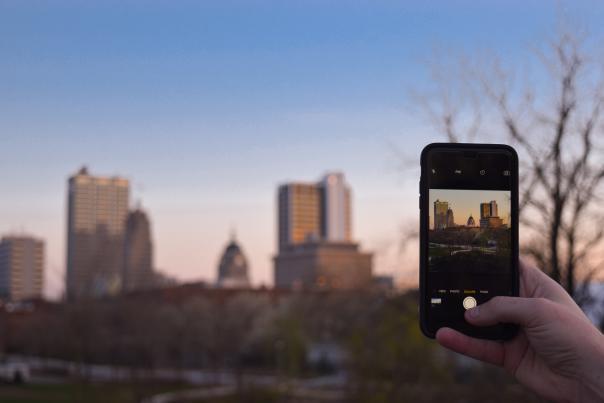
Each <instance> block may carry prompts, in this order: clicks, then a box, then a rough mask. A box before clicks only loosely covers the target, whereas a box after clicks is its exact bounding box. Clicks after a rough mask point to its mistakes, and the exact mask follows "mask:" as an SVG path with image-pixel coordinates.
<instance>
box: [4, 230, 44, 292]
mask: <svg viewBox="0 0 604 403" xmlns="http://www.w3.org/2000/svg"><path fill="white" fill-rule="evenodd" d="M43 284H44V243H43V242H42V241H41V240H39V239H35V238H31V237H26V236H7V237H4V238H2V240H1V241H0V299H5V300H8V301H22V300H25V299H34V298H41V297H42V287H43Z"/></svg>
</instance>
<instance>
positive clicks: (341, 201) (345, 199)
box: [318, 172, 352, 242]
mask: <svg viewBox="0 0 604 403" xmlns="http://www.w3.org/2000/svg"><path fill="white" fill-rule="evenodd" d="M318 187H319V189H320V191H321V238H322V239H324V240H327V241H333V242H349V241H350V240H351V239H352V222H351V219H350V217H351V215H352V214H351V213H352V212H351V205H350V187H349V186H348V185H347V184H346V181H345V180H344V174H342V173H341V172H335V173H328V174H327V175H325V176H324V177H323V179H322V180H321V181H320V182H319V184H318Z"/></svg>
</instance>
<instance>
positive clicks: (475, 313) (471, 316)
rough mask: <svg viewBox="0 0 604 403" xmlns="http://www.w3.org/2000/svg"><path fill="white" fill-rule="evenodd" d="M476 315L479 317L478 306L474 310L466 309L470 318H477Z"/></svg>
mask: <svg viewBox="0 0 604 403" xmlns="http://www.w3.org/2000/svg"><path fill="white" fill-rule="evenodd" d="M478 315H480V307H479V306H477V307H475V308H472V309H468V316H469V317H470V318H477V317H478Z"/></svg>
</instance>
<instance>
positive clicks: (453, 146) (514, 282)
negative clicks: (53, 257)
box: [419, 143, 520, 340]
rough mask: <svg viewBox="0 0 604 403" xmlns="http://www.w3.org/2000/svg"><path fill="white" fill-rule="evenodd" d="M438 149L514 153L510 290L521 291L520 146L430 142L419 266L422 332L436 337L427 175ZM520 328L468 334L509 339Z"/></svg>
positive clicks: (423, 186)
mask: <svg viewBox="0 0 604 403" xmlns="http://www.w3.org/2000/svg"><path fill="white" fill-rule="evenodd" d="M434 151H445V152H449V151H451V152H463V151H476V152H493V153H497V152H503V153H506V154H508V155H509V156H510V158H511V160H512V172H511V182H512V184H511V192H510V193H511V195H510V197H511V211H510V215H511V221H512V223H511V224H512V225H511V227H512V228H511V230H512V233H511V236H512V267H511V284H510V287H511V290H510V294H511V295H513V296H518V295H519V288H520V287H519V281H520V280H519V260H518V256H519V246H518V245H519V241H518V215H519V211H518V208H519V207H518V154H517V153H516V150H514V148H512V147H511V146H509V145H505V144H473V143H431V144H428V145H427V146H426V147H424V149H423V150H422V153H421V158H420V164H421V176H420V185H419V187H420V202H419V204H420V242H419V245H420V253H419V256H420V270H419V287H420V303H419V311H420V328H421V331H422V333H423V334H424V335H425V336H427V337H429V338H434V337H435V336H436V330H432V329H429V328H428V325H427V315H428V304H427V292H428V290H427V289H426V287H427V285H426V283H427V276H428V264H427V258H428V230H429V206H428V204H429V200H428V198H429V197H428V192H429V189H428V182H427V180H425V179H424V178H427V177H428V173H427V169H428V167H427V160H428V156H429V154H430V153H431V152H434ZM516 331H517V327H516V326H514V325H506V326H505V327H504V331H503V332H502V334H500V335H498V336H497V337H488V336H485V335H483V334H480V333H479V332H477V333H474V334H468V333H467V332H466V334H468V336H472V337H478V338H489V339H496V340H508V339H510V338H512V337H513V336H514V335H515V334H516Z"/></svg>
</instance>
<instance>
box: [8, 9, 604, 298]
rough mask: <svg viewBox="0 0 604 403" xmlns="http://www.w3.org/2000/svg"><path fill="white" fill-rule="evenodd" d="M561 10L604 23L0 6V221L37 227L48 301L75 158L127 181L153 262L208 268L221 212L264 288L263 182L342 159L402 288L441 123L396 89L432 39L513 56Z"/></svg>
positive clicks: (365, 228) (413, 81) (595, 15)
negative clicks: (421, 181)
mask: <svg viewBox="0 0 604 403" xmlns="http://www.w3.org/2000/svg"><path fill="white" fill-rule="evenodd" d="M571 5H572V6H573V7H572V10H569V8H570V6H571ZM519 8H521V9H522V11H523V12H522V13H519V12H518V10H519ZM559 14H568V15H569V16H570V18H571V19H573V20H577V21H579V23H580V24H581V25H582V26H586V27H589V29H590V30H591V31H590V32H591V33H592V34H593V35H594V36H595V37H598V36H601V35H602V34H603V33H604V27H603V26H602V25H601V24H600V23H599V22H600V21H601V20H602V19H603V18H604V5H603V4H601V3H598V2H585V3H581V4H575V3H571V2H563V3H560V5H559V6H558V8H555V7H552V8H544V7H543V6H542V4H541V3H540V2H537V1H533V2H530V1H529V2H519V1H513V2H495V3H492V4H489V5H484V4H475V3H473V2H469V1H459V2H454V3H449V2H446V3H442V4H425V3H422V2H411V3H404V4H397V3H391V2H378V3H374V2H365V1H355V2H353V3H350V4H348V5H347V6H346V7H344V6H342V5H339V4H328V5H325V4H322V2H314V1H313V2H308V3H305V5H304V6H302V5H299V4H282V3H280V2H274V1H273V2H261V1H253V2H237V1H234V2H204V3H202V4H197V3H194V2H183V3H179V4H172V3H166V2H150V3H146V2H145V3H143V2H138V1H127V2H116V1H107V2H102V3H101V2H89V3H85V4H80V3H77V2H73V1H67V0H66V1H59V2H54V3H52V4H51V3H44V2H40V3H35V4H31V3H24V2H19V1H6V2H2V3H0V35H2V37H3V38H7V39H10V40H5V41H2V42H0V51H1V52H2V54H3V57H2V59H1V60H0V73H2V74H0V89H1V90H2V93H3V95H4V96H3V97H1V98H0V110H1V111H2V112H0V133H1V136H2V144H3V147H1V148H0V168H2V169H0V184H1V185H2V197H1V198H0V236H4V235H6V234H8V233H10V232H15V231H25V232H27V233H29V234H31V235H33V236H35V237H36V238H40V239H43V240H44V241H45V247H46V267H45V295H46V296H47V297H50V298H57V297H58V296H60V295H61V293H62V291H63V288H64V279H63V277H64V273H65V266H66V263H65V251H66V242H65V238H66V223H67V217H66V209H67V205H66V201H67V195H66V193H67V178H68V177H69V176H70V175H72V174H73V173H75V172H76V171H77V170H78V169H79V168H80V167H81V166H82V165H86V166H88V168H89V169H90V172H91V174H93V175H109V176H111V175H116V174H117V175H120V176H123V177H125V178H127V179H129V180H130V184H131V200H130V201H131V204H132V205H135V204H136V202H138V201H139V200H140V201H141V203H142V206H143V208H144V209H145V211H147V213H148V214H149V217H150V220H151V226H152V238H153V241H154V245H155V262H154V266H155V267H156V268H157V269H159V270H160V271H161V272H163V273H166V274H168V275H170V276H174V277H176V278H177V279H179V280H180V281H193V280H205V281H209V282H213V281H214V279H215V278H216V275H217V269H218V263H219V262H218V261H219V259H220V255H221V254H222V251H223V249H224V247H225V246H226V244H227V243H228V242H229V234H230V231H231V229H232V228H233V227H234V228H235V229H236V232H237V237H238V239H239V242H240V245H241V247H242V248H243V250H244V252H245V253H246V255H247V258H248V261H249V264H250V270H251V272H250V275H251V280H252V284H254V285H255V286H258V285H261V284H264V285H270V284H272V281H273V272H272V270H273V266H272V262H271V258H272V256H273V255H274V254H275V252H276V250H277V247H276V245H277V240H276V229H275V227H276V190H277V186H278V185H279V184H281V183H283V182H287V181H315V180H318V179H319V178H320V177H321V176H322V175H323V174H324V173H325V172H328V171H341V172H343V173H344V174H345V176H346V180H347V182H348V183H349V185H350V187H351V189H352V194H353V196H352V197H353V203H352V211H353V213H352V215H353V219H352V225H353V239H354V240H355V241H358V242H359V243H360V245H361V248H362V250H364V251H368V252H373V253H374V264H373V267H374V273H375V274H386V275H393V276H394V277H395V279H396V280H397V281H398V282H400V283H402V284H407V285H409V284H411V285H413V284H414V282H416V281H417V275H416V274H417V251H416V250H410V249H409V248H408V249H407V250H404V249H403V248H402V247H401V233H402V232H404V231H406V230H408V229H410V228H415V226H416V223H417V180H418V176H419V175H418V167H419V165H418V164H416V163H415V160H416V159H417V157H418V156H419V153H420V151H421V148H422V147H423V146H424V145H425V144H427V143H429V142H433V141H438V140H442V139H443V138H442V136H441V134H440V133H439V132H438V131H436V130H435V129H434V128H433V127H432V126H431V125H430V124H429V123H427V122H426V121H425V119H423V118H420V117H419V116H418V113H417V110H416V109H417V105H416V104H417V100H416V99H414V98H413V97H412V96H411V95H410V92H411V91H410V90H411V89H421V90H425V91H429V89H430V88H431V87H430V86H431V84H432V82H431V80H432V78H431V72H430V68H429V67H430V63H431V62H432V61H433V60H434V59H435V54H436V55H438V54H440V55H441V56H443V57H446V56H448V55H450V54H462V55H463V54H466V53H468V52H469V53H471V54H477V53H478V54H480V52H484V53H489V52H490V50H491V49H497V51H498V54H499V55H500V56H501V57H502V58H503V60H504V61H505V63H507V64H511V65H513V64H517V65H523V63H524V61H525V60H526V59H527V54H529V53H530V52H531V49H532V48H534V45H535V44H539V43H543V41H544V39H546V38H548V37H549V36H550V35H551V33H552V32H553V30H554V29H555V28H556V26H557V21H558V18H559ZM427 22H429V23H427ZM510 26H514V29H513V30H510V29H509V27H510ZM537 82H539V80H537ZM493 136H494V137H496V136H497V134H494V135H493ZM408 160H411V161H412V162H409V161H408Z"/></svg>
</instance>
